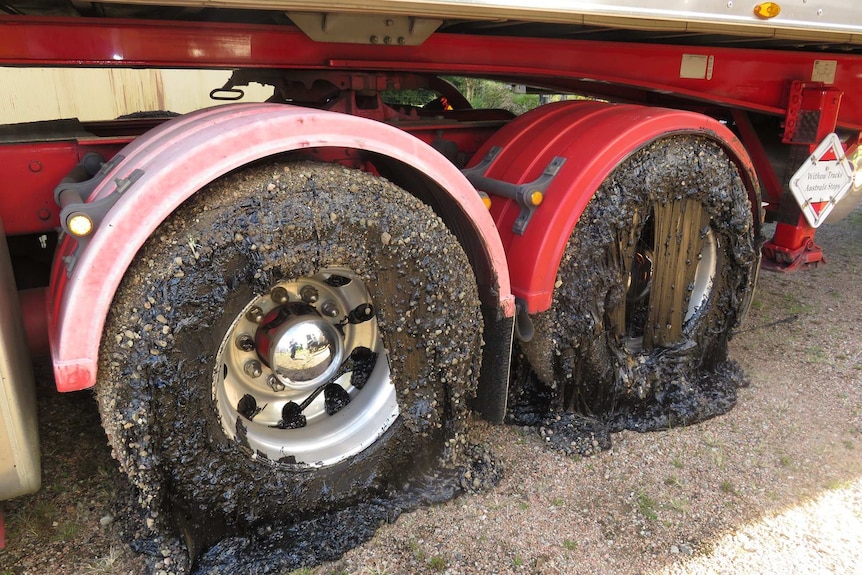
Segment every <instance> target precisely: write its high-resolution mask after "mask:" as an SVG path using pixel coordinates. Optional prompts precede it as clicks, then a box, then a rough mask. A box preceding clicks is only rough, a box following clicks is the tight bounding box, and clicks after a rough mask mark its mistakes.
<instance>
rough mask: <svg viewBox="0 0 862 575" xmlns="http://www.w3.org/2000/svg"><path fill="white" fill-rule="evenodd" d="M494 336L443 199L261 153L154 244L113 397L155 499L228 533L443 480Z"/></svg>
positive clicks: (110, 377) (112, 318) (205, 193)
mask: <svg viewBox="0 0 862 575" xmlns="http://www.w3.org/2000/svg"><path fill="white" fill-rule="evenodd" d="M481 342H482V320H481V316H480V313H479V302H478V296H477V288H476V282H475V278H474V276H473V274H472V272H471V268H470V265H469V262H468V260H467V257H466V256H465V254H464V252H463V250H462V249H461V247H460V245H459V244H458V242H457V240H456V239H455V238H454V236H453V235H452V234H451V233H450V232H449V230H447V228H446V226H445V225H444V224H443V222H442V221H441V220H440V219H439V218H438V217H437V216H436V215H435V214H434V213H433V212H432V211H431V210H430V209H429V208H428V207H427V206H426V205H424V204H422V203H421V202H420V201H418V200H417V199H416V198H414V197H413V196H411V195H410V194H408V193H406V192H405V191H404V190H402V189H400V188H398V187H396V186H394V185H393V184H391V183H389V182H387V181H386V180H383V179H382V178H378V177H375V176H372V175H369V174H365V173H363V172H359V171H356V170H350V169H347V168H343V167H340V166H335V165H328V164H320V163H313V162H308V161H292V162H274V163H262V164H258V165H255V166H251V167H246V168H244V169H241V170H239V171H237V172H235V173H232V174H230V175H228V176H225V177H223V178H221V179H220V180H218V181H216V182H214V183H213V184H211V185H210V186H208V187H207V188H205V189H204V190H201V191H200V192H199V193H198V194H196V195H195V196H194V197H192V198H191V199H189V200H188V201H187V202H186V203H185V204H183V205H182V206H181V207H180V208H179V209H178V210H177V211H176V212H175V213H174V214H173V215H172V216H171V217H170V218H168V219H167V220H166V221H165V222H164V223H163V224H162V225H161V226H160V227H159V228H158V230H157V231H156V232H155V233H154V234H153V236H152V237H151V239H150V240H149V241H148V242H147V243H146V244H145V245H144V247H143V248H142V249H141V250H140V252H139V253H138V255H137V257H136V258H135V261H134V262H133V264H132V266H131V267H130V268H129V270H128V272H127V274H126V276H125V278H124V280H123V282H122V284H121V286H120V288H119V289H118V291H117V293H116V296H115V299H114V302H113V305H112V308H111V312H110V315H109V318H108V321H107V324H106V327H105V331H104V337H103V345H102V353H101V358H100V372H99V380H98V384H97V389H96V391H97V396H98V400H99V405H100V411H101V413H102V419H103V424H104V427H105V429H106V431H107V434H108V438H109V441H110V443H111V445H112V447H113V452H114V455H115V457H116V458H117V459H118V461H119V462H120V465H121V467H122V469H123V470H124V471H125V472H126V473H127V474H128V475H129V477H130V478H131V479H132V482H133V484H134V485H135V486H136V487H137V489H138V491H139V493H140V497H141V503H142V505H143V506H144V507H145V508H146V509H149V510H151V511H152V516H158V517H161V518H164V517H165V513H164V511H165V510H168V511H170V518H169V520H173V521H175V522H176V523H178V524H179V525H180V527H181V528H182V529H184V530H186V531H188V530H192V531H194V530H196V529H197V530H198V531H200V530H201V529H203V530H204V531H206V529H209V528H213V526H216V525H217V526H218V529H217V531H219V535H223V534H224V533H231V532H239V531H242V530H246V529H249V528H251V527H254V526H258V525H260V524H263V523H266V522H271V521H278V522H279V524H280V525H285V524H287V523H289V522H290V521H293V520H298V519H301V518H305V517H308V516H311V515H313V514H317V513H322V512H327V511H331V510H333V509H338V508H341V507H343V506H345V505H348V504H351V503H353V502H356V501H358V500H361V499H363V498H367V497H370V496H372V495H374V494H379V493H382V492H386V491H389V490H395V489H401V488H402V487H403V486H404V485H405V484H409V483H410V482H415V481H417V480H419V479H421V478H422V477H423V475H424V474H427V473H430V471H431V470H432V469H434V468H436V466H437V465H439V464H440V458H441V457H442V456H443V454H444V453H447V454H449V453H451V452H452V451H453V450H457V445H458V441H459V440H460V438H461V437H462V434H461V432H462V431H463V429H464V425H465V420H466V417H467V413H468V410H467V407H466V406H467V401H466V400H467V399H469V398H470V397H471V396H472V395H474V394H475V382H476V377H477V375H478V371H479V361H480V356H481V353H480V347H481ZM160 512H161V515H159V513H160ZM159 520H161V519H159ZM186 535H187V538H188V537H189V534H188V533H186ZM195 535H196V534H195V533H192V536H195ZM197 535H198V536H200V533H198V534H197ZM201 537H202V538H203V539H207V537H205V536H201ZM213 542H214V540H213V537H209V543H213Z"/></svg>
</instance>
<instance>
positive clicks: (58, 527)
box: [0, 209, 862, 575]
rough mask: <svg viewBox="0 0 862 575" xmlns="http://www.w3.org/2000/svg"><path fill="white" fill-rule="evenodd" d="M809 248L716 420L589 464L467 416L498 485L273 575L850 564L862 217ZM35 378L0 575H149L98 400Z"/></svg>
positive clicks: (765, 297)
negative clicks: (491, 457)
mask: <svg viewBox="0 0 862 575" xmlns="http://www.w3.org/2000/svg"><path fill="white" fill-rule="evenodd" d="M818 243H819V244H820V245H821V246H822V247H823V248H824V250H825V252H826V254H827V255H828V257H829V263H828V265H826V266H824V267H821V268H819V269H817V270H813V271H807V272H802V273H798V274H793V275H780V274H770V273H764V274H762V276H761V281H760V284H759V288H758V292H757V295H756V296H755V301H754V305H753V307H752V310H751V312H750V313H749V316H748V318H747V319H746V321H745V322H744V324H743V326H742V327H741V329H740V331H739V333H738V334H737V335H736V337H735V338H734V339H733V340H732V341H731V343H730V357H731V359H734V360H736V361H737V362H739V363H740V365H742V367H743V368H744V369H745V371H746V373H747V374H748V376H749V379H750V381H751V385H750V386H749V387H747V388H743V389H740V390H739V392H738V393H739V398H738V403H737V406H736V407H735V408H734V409H733V410H732V411H731V412H729V413H728V414H726V415H724V416H721V417H718V418H715V419H711V420H709V421H706V422H704V423H701V424H699V425H695V426H691V427H685V428H676V429H671V430H669V431H662V432H655V433H644V434H641V433H636V432H633V431H624V432H621V433H616V434H613V435H612V436H611V441H612V447H611V448H610V449H609V450H607V451H603V452H600V453H598V454H596V455H594V456H592V457H587V458H580V457H578V456H577V455H565V454H563V453H561V452H559V451H557V450H553V449H548V447H547V446H546V445H545V443H546V440H545V439H543V437H542V435H541V434H540V433H538V432H536V430H533V429H530V428H522V427H515V426H493V425H489V424H486V423H482V422H476V423H475V426H474V427H475V433H474V439H477V440H481V441H483V442H484V443H485V444H486V445H487V446H488V447H489V448H490V449H491V451H492V452H493V453H494V454H495V455H496V456H497V458H498V460H499V461H500V463H501V464H502V466H503V468H504V470H505V471H504V474H503V478H502V480H501V481H500V483H499V485H498V486H497V487H494V488H489V489H486V490H484V491H481V492H480V493H476V494H470V495H465V496H462V497H460V498H458V499H455V500H453V501H450V502H448V503H445V504H442V505H437V506H431V507H423V508H420V509H418V510H416V511H413V512H411V513H406V514H403V515H401V516H400V517H399V518H398V519H397V520H395V521H394V522H392V523H389V522H387V520H386V519H385V518H384V519H382V520H381V523H382V525H381V527H380V529H379V530H378V531H377V533H376V535H375V536H374V537H373V538H372V539H371V540H369V541H367V542H366V543H363V544H361V545H359V546H358V547H356V548H354V549H352V550H350V551H348V552H347V553H345V554H344V555H343V556H342V557H341V558H340V559H338V560H336V561H333V562H330V563H326V564H323V565H319V566H315V567H310V568H307V569H305V568H303V569H298V570H295V571H291V569H293V567H291V569H285V570H283V571H282V572H283V573H291V572H293V573H303V574H310V573H314V574H320V575H323V574H326V575H329V574H332V575H335V574H340V573H349V574H369V575H370V574H378V575H382V574H391V575H396V574H408V573H409V574H413V573H451V574H460V573H465V574H467V573H498V574H509V573H513V574H516V573H540V574H555V573H584V574H588V573H602V574H605V573H607V574H655V575H678V574H702V573H768V574H775V575H777V574H786V573H800V574H802V573H806V574H808V573H839V574H854V575H855V574H860V573H862V567H860V565H862V339H860V335H859V333H860V332H859V329H858V326H859V325H860V323H862V307H860V306H859V302H860V301H862V284H860V282H859V281H858V277H859V270H860V269H862V209H860V210H856V211H855V212H854V213H852V214H851V215H850V216H849V217H848V219H847V220H845V221H844V222H841V223H840V224H838V225H836V226H824V227H823V228H821V229H820V230H819V231H818ZM38 377H39V379H40V386H39V396H40V400H39V401H40V404H39V406H40V418H41V430H42V431H41V433H42V449H43V457H44V481H45V485H44V487H43V489H42V491H41V492H40V493H38V494H36V495H34V496H30V497H22V498H18V499H16V500H13V501H10V502H6V503H5V505H4V506H5V509H6V520H7V528H8V530H7V537H8V543H7V548H6V550H4V551H2V552H0V573H12V574H15V575H24V574H43V573H53V574H98V573H112V574H114V573H118V574H125V573H129V574H137V573H149V572H152V562H149V563H148V562H147V561H146V560H145V558H144V557H142V556H140V555H138V554H137V553H135V552H134V551H132V550H131V549H130V548H129V547H128V545H127V543H126V542H125V539H124V533H126V532H127V531H128V526H129V525H130V524H132V523H134V521H136V520H137V518H135V517H131V516H129V514H128V511H127V510H128V509H130V508H132V506H131V505H129V504H128V503H129V496H128V492H127V489H126V488H125V487H124V483H123V480H122V478H121V477H120V475H119V473H118V472H117V471H116V469H115V467H114V464H113V462H112V460H111V459H110V456H109V450H108V448H107V446H106V442H105V438H104V434H103V433H102V431H101V430H100V428H99V424H98V417H97V415H96V411H95V402H94V401H93V400H92V397H91V396H90V395H89V394H87V393H79V394H68V395H58V394H56V393H53V392H52V390H51V387H50V385H51V382H50V372H49V370H47V369H46V368H44V366H43V367H42V368H40V370H39V374H38ZM320 529H327V526H326V525H322V526H320ZM148 565H149V566H148ZM249 567H250V566H249Z"/></svg>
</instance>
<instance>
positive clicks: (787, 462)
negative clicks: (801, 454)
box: [778, 455, 793, 467]
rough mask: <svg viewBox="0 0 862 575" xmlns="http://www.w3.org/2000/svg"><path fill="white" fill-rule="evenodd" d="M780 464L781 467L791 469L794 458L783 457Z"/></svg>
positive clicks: (779, 460)
mask: <svg viewBox="0 0 862 575" xmlns="http://www.w3.org/2000/svg"><path fill="white" fill-rule="evenodd" d="M778 464H779V465H781V467H790V466H791V465H793V458H791V457H790V456H789V455H781V456H779V458H778Z"/></svg>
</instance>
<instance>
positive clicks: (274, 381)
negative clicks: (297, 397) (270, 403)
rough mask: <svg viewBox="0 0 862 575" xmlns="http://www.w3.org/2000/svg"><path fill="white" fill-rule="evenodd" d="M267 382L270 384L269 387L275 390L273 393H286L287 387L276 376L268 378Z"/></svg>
mask: <svg viewBox="0 0 862 575" xmlns="http://www.w3.org/2000/svg"><path fill="white" fill-rule="evenodd" d="M266 382H267V383H268V384H269V386H270V387H271V388H272V390H273V391H275V392H279V391H284V388H285V387H286V386H285V385H284V384H283V383H282V382H281V381H279V380H278V378H277V377H275V376H274V375H270V376H269V377H267V378H266Z"/></svg>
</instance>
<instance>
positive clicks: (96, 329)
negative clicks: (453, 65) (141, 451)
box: [49, 104, 515, 391]
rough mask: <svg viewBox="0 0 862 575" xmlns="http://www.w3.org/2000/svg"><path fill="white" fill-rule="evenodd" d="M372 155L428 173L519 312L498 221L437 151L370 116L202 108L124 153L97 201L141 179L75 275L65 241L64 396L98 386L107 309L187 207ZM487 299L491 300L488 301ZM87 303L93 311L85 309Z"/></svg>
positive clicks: (505, 304)
mask: <svg viewBox="0 0 862 575" xmlns="http://www.w3.org/2000/svg"><path fill="white" fill-rule="evenodd" d="M328 147H334V148H354V149H361V150H368V151H370V152H374V153H378V154H381V155H383V156H386V157H389V158H393V159H395V160H398V161H401V162H403V163H405V164H407V165H409V166H411V167H413V168H415V169H416V170H418V171H420V172H421V173H423V174H424V175H425V176H426V177H428V178H429V179H430V180H431V181H433V182H435V183H436V184H438V185H439V186H440V188H441V189H442V190H443V192H444V193H446V194H447V199H446V201H447V202H448V204H449V205H450V206H451V207H452V209H456V210H460V211H461V212H462V214H463V215H464V220H465V221H466V222H469V226H470V228H471V229H470V232H471V234H472V236H473V240H472V241H471V245H473V246H476V247H477V248H479V249H481V250H483V252H484V254H483V255H484V257H485V259H486V261H487V263H488V267H489V269H490V273H491V275H492V280H491V281H493V282H494V283H495V285H491V286H486V287H487V288H488V289H487V292H488V293H489V294H492V296H493V297H494V298H496V301H489V302H486V303H489V304H496V305H497V306H498V307H499V308H500V311H501V313H502V314H504V315H505V316H507V317H512V316H513V315H514V313H515V304H514V297H513V296H512V295H511V288H510V283H509V272H508V269H507V262H506V256H505V253H504V250H503V246H502V244H501V242H500V237H499V235H498V234H497V230H496V228H495V227H494V222H493V220H492V219H491V216H490V215H489V214H488V212H487V210H486V209H485V207H484V204H483V203H482V200H481V199H480V198H479V195H478V194H476V191H475V190H474V189H473V187H472V186H471V185H470V183H469V182H468V181H467V179H466V178H465V177H464V176H463V175H462V174H461V172H460V171H458V169H457V168H456V167H455V166H454V165H453V164H451V163H450V162H449V161H448V160H446V159H445V158H444V157H443V156H441V155H440V154H439V153H437V152H436V151H434V150H433V149H432V148H430V147H429V146H427V145H425V144H423V143H422V142H421V141H419V140H418V139H416V138H414V137H413V136H411V135H409V134H407V133H405V132H403V131H400V130H398V129H396V128H393V127H391V126H388V125H386V124H382V123H380V122H374V121H370V120H366V119H363V118H357V117H354V116H348V115H344V114H337V113H333V112H326V111H320V110H310V109H307V108H297V107H295V106H288V105H282V104H236V105H231V106H223V107H220V108H209V109H206V110H201V111H199V112H195V113H192V114H188V115H186V116H182V117H180V118H176V119H174V120H171V121H169V122H166V123H164V124H162V125H161V126H159V127H158V128H156V129H154V130H152V131H151V132H149V133H147V134H146V135H144V136H142V137H140V138H138V139H137V140H135V141H134V142H133V143H131V144H130V145H129V146H127V147H126V148H124V149H123V150H122V155H123V156H125V159H124V160H123V161H122V162H120V163H119V164H118V165H117V166H116V167H115V168H113V169H112V170H111V172H110V173H109V174H107V176H106V178H105V180H104V181H103V183H102V184H100V185H99V186H98V187H97V188H96V189H95V191H94V192H93V193H92V194H91V196H90V198H89V199H90V201H94V200H96V199H98V198H103V197H106V196H108V195H110V194H111V193H112V192H113V191H114V189H115V180H116V179H118V178H126V177H128V176H129V174H131V173H132V172H133V171H134V170H142V171H143V176H141V177H140V179H138V180H137V181H136V182H135V184H134V185H133V186H132V187H131V188H130V189H129V190H128V191H126V192H125V193H124V194H123V195H122V197H121V198H120V199H119V201H118V202H117V203H116V204H115V206H114V208H113V209H112V210H111V211H110V212H109V213H108V214H107V216H106V217H105V219H104V220H103V221H102V222H101V224H100V226H99V228H98V229H97V230H96V232H95V234H94V235H93V236H92V238H91V239H90V242H89V244H88V246H87V249H86V250H83V253H80V254H77V261H76V263H75V266H74V269H73V271H72V273H71V274H68V273H67V267H66V263H65V261H64V258H66V257H68V256H71V255H72V253H73V251H74V250H75V248H76V243H75V242H74V241H73V240H71V239H70V238H67V239H66V240H65V241H64V242H63V244H62V245H61V247H60V250H59V253H58V254H57V257H55V260H54V269H53V271H52V279H51V304H50V305H51V309H50V318H49V321H50V323H49V335H50V340H51V355H52V358H53V362H54V374H55V378H56V383H57V388H58V389H59V390H60V391H72V390H77V389H83V388H86V387H90V386H92V385H93V384H94V383H95V380H96V379H95V378H96V368H97V363H98V352H99V343H100V341H101V335H102V328H103V325H104V321H105V317H106V316H107V312H108V307H109V306H110V304H111V300H112V299H113V296H114V293H115V291H116V288H117V286H118V285H119V283H120V280H121V279H122V277H123V275H124V274H125V271H126V268H127V267H128V265H129V264H130V263H131V261H132V259H133V258H134V257H135V254H136V253H137V251H138V249H139V248H140V246H142V245H143V243H144V242H145V241H146V240H147V238H148V237H149V236H150V234H152V232H153V231H154V230H155V229H156V228H157V227H158V225H159V224H160V223H161V222H162V221H163V220H164V218H166V217H167V216H168V215H169V214H170V213H171V212H172V211H173V210H174V209H176V207H178V206H179V205H180V204H181V203H182V202H183V201H184V200H185V199H187V198H188V197H189V196H191V195H192V194H193V193H195V192H196V191H197V190H199V189H201V188H202V187H203V186H205V185H206V184H208V183H209V182H211V181H213V180H215V179H216V178H218V177H219V176H221V175H223V174H225V173H227V172H229V171H230V170H233V169H235V168H237V167H240V166H243V165H246V164H248V163H249V162H252V161H255V160H257V159H260V158H264V157H267V156H271V155H274V154H279V153H282V152H285V151H289V150H297V149H311V148H328ZM489 297H490V296H489ZM84 302H86V303H84Z"/></svg>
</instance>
